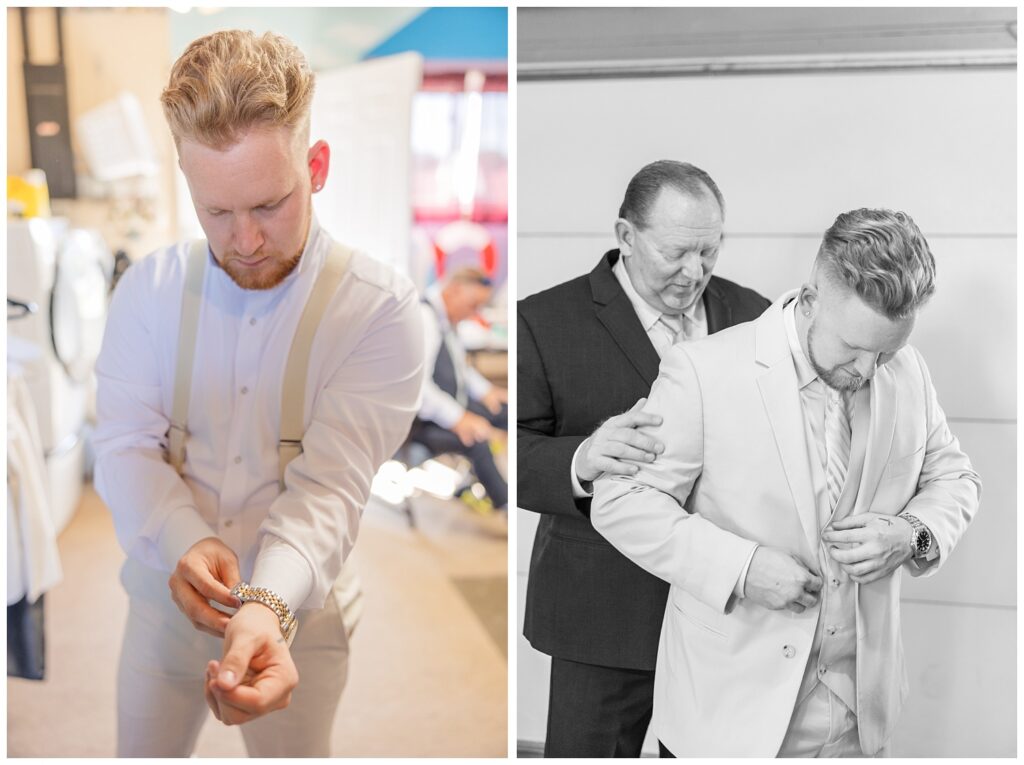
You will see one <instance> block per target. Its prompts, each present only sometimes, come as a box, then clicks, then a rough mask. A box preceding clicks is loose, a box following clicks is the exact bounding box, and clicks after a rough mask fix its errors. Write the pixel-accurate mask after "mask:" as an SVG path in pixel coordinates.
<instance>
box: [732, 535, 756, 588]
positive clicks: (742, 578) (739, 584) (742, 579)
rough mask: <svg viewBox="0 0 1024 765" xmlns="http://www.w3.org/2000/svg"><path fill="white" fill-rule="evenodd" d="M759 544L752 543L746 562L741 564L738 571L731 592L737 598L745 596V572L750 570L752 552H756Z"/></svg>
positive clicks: (752, 558)
mask: <svg viewBox="0 0 1024 765" xmlns="http://www.w3.org/2000/svg"><path fill="white" fill-rule="evenodd" d="M758 547H760V545H754V549H753V550H751V551H750V555H748V556H747V562H746V563H744V564H743V570H742V571H741V572H740V578H739V579H737V580H736V586H735V587H733V590H732V594H733V595H735V596H736V597H737V598H745V597H747V593H746V589H747V572H748V571H750V562H751V561H752V560H754V553H756V552H757V548H758Z"/></svg>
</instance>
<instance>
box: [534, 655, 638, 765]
mask: <svg viewBox="0 0 1024 765" xmlns="http://www.w3.org/2000/svg"><path fill="white" fill-rule="evenodd" d="M653 708H654V671H653V670H636V669H618V668H616V667H601V666H598V665H596V664H583V663H581V662H576V661H569V660H567V659H559V658H552V659H551V693H550V700H549V704H548V728H547V738H546V741H545V743H544V756H545V757H639V756H640V750H641V749H642V748H643V745H644V736H645V735H646V734H647V726H648V724H649V723H650V721H651V712H652V710H653Z"/></svg>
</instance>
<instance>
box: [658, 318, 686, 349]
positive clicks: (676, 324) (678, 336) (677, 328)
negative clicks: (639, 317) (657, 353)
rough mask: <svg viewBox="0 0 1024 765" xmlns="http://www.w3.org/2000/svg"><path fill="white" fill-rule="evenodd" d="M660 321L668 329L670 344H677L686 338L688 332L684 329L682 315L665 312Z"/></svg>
mask: <svg viewBox="0 0 1024 765" xmlns="http://www.w3.org/2000/svg"><path fill="white" fill-rule="evenodd" d="M658 321H660V322H661V323H662V325H663V326H664V327H665V328H666V329H667V330H668V335H669V346H672V345H675V344H676V343H677V342H679V341H680V340H685V339H686V333H685V331H684V326H685V322H684V321H683V316H682V315H673V314H669V313H663V314H662V315H661V317H660V318H659V319H658Z"/></svg>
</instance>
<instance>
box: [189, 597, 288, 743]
mask: <svg viewBox="0 0 1024 765" xmlns="http://www.w3.org/2000/svg"><path fill="white" fill-rule="evenodd" d="M298 684H299V672H298V670H297V669H296V668H295V663H294V662H293V661H292V656H291V652H290V651H289V650H288V644H287V643H286V642H285V639H284V636H282V635H281V624H280V622H279V621H278V619H277V615H276V614H275V613H274V612H273V611H271V610H270V609H269V608H267V607H266V606H264V605H263V604H261V603H246V604H245V605H243V606H242V607H241V608H240V609H238V613H236V614H235V615H234V616H233V617H231V621H230V622H229V624H228V626H227V630H226V631H225V633H224V654H223V658H222V659H221V660H220V661H219V662H218V661H211V662H210V663H209V664H207V666H206V686H205V687H206V703H207V705H209V707H210V710H211V711H212V712H213V714H214V716H215V717H216V718H217V719H218V720H220V721H221V722H222V723H224V724H225V725H241V724H242V723H246V722H249V720H253V719H255V718H257V717H262V716H263V715H266V714H270V713H271V712H274V711H276V710H278V709H284V708H285V707H287V706H288V704H289V703H291V698H292V691H293V690H294V689H295V687H296V686H297V685H298Z"/></svg>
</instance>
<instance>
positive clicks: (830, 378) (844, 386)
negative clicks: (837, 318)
mask: <svg viewBox="0 0 1024 765" xmlns="http://www.w3.org/2000/svg"><path fill="white" fill-rule="evenodd" d="M815 323H816V322H815V321H814V320H813V319H812V320H811V326H810V327H808V328H807V357H808V360H809V361H810V362H811V366H812V367H814V371H815V372H817V373H818V377H820V378H821V381H822V382H823V383H825V385H827V386H828V387H830V388H831V389H832V390H836V391H839V392H840V393H855V392H856V391H858V390H860V389H861V387H862V386H863V385H864V383H865V382H866V381H865V380H864V378H863V377H856V378H852V377H850V376H849V375H843V376H840V374H841V373H839V372H837V371H836V368H835V367H833V368H832V369H825V368H824V367H823V366H822V365H821V364H819V363H818V360H817V359H816V358H815V357H814V325H815Z"/></svg>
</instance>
